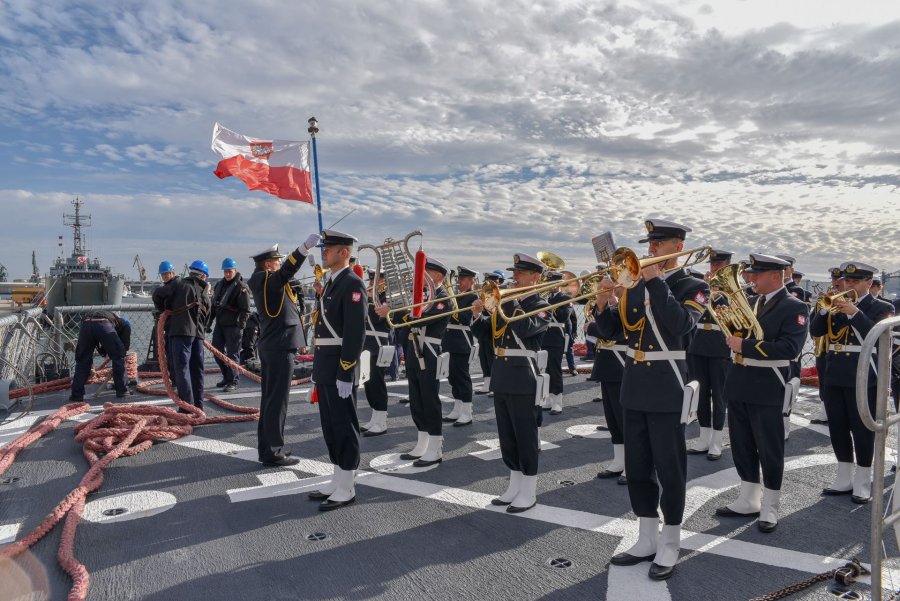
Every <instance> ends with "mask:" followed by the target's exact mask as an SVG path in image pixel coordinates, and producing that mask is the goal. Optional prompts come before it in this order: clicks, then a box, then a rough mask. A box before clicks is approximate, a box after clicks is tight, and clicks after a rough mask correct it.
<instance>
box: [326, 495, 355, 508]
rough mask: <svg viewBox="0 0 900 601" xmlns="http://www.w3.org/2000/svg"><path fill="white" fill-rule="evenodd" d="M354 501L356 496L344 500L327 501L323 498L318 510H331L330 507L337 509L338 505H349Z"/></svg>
mask: <svg viewBox="0 0 900 601" xmlns="http://www.w3.org/2000/svg"><path fill="white" fill-rule="evenodd" d="M355 501H356V497H353V498H351V499H348V500H346V501H329V500H328V499H325V500H324V501H322V502H321V503H319V511H331V510H332V509H338V508H340V507H344V506H346V505H350V504H351V503H354V502H355Z"/></svg>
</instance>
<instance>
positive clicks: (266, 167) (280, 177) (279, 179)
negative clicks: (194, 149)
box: [212, 123, 313, 203]
mask: <svg viewBox="0 0 900 601" xmlns="http://www.w3.org/2000/svg"><path fill="white" fill-rule="evenodd" d="M212 149H213V150H214V151H216V153H218V154H219V156H221V157H222V160H221V161H219V164H218V165H216V170H215V174H216V175H217V176H218V177H219V178H220V179H224V178H226V177H228V176H231V175H233V176H235V177H236V178H238V179H240V180H241V181H242V182H244V183H245V184H247V188H248V189H250V190H262V191H263V192H268V193H269V194H271V195H272V196H277V197H278V198H284V199H286V200H299V201H301V202H308V203H312V201H313V193H312V182H311V177H310V165H309V142H294V141H291V140H261V139H258V138H250V137H247V136H244V135H241V134H239V133H236V132H233V131H231V130H230V129H227V128H225V127H222V126H221V125H219V124H218V123H216V125H215V127H213V137H212Z"/></svg>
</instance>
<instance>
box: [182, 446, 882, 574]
mask: <svg viewBox="0 0 900 601" xmlns="http://www.w3.org/2000/svg"><path fill="white" fill-rule="evenodd" d="M169 444H174V445H178V446H183V447H188V448H191V449H196V450H200V451H206V452H210V453H218V454H224V453H227V452H229V451H238V453H237V454H234V455H231V456H232V457H235V458H240V459H244V460H251V461H255V460H256V457H255V455H251V454H250V453H249V452H247V451H252V452H253V453H254V454H255V453H256V450H255V449H250V448H249V447H244V446H241V445H236V444H232V443H228V442H223V441H218V440H212V439H209V438H203V437H201V436H194V435H191V436H186V437H184V438H181V439H178V440H173V441H171V442H170V443H169ZM240 451H245V452H244V453H240ZM284 469H288V470H291V471H297V472H306V473H310V474H316V475H318V476H324V475H329V474H331V473H332V465H331V464H329V463H325V462H322V461H316V460H312V459H300V463H298V464H297V465H292V466H289V467H287V468H284ZM356 482H357V484H363V485H366V486H371V487H373V488H377V489H380V490H387V491H391V492H397V493H400V494H405V495H410V496H414V497H422V498H427V499H433V500H436V501H443V502H445V503H451V504H453V505H458V506H461V507H468V508H471V509H481V510H484V511H491V512H494V513H502V514H503V515H504V516H506V517H508V518H524V519H528V520H537V521H540V522H545V523H548V524H554V525H557V526H564V527H569V528H577V529H579V530H588V531H591V532H597V533H600V534H606V535H609V536H615V537H618V538H624V537H626V536H629V535H632V536H633V534H634V531H635V530H636V527H637V524H636V522H635V521H634V520H630V519H628V520H626V519H622V518H617V517H611V516H606V515H601V514H594V513H589V512H586V511H577V510H574V509H565V508H562V507H552V506H549V505H543V504H539V505H537V506H535V508H534V509H531V510H530V511H526V512H525V513H519V514H507V513H506V512H505V509H504V508H503V507H495V506H493V505H491V504H490V501H491V499H492V498H494V497H495V496H496V494H488V493H482V492H477V491H472V490H467V489H463V488H452V487H447V486H442V485H440V484H431V483H428V482H420V481H417V480H410V479H407V478H399V477H397V476H391V475H387V474H380V473H374V472H366V471H362V470H360V471H359V472H357V478H356ZM538 485H539V488H540V480H539V481H538ZM539 492H540V491H539ZM681 547H682V549H687V550H693V551H697V552H700V553H712V554H714V555H719V556H722V557H727V558H731V559H739V560H742V561H749V562H753V563H758V564H763V565H768V566H777V567H785V566H788V567H790V568H791V569H794V570H797V571H801V572H807V573H810V574H818V573H820V572H824V571H826V570H830V569H833V568H836V567H840V566H842V565H843V564H844V563H846V559H843V558H838V557H830V556H825V555H816V554H815V553H804V552H802V551H794V550H791V549H782V548H779V547H773V546H768V545H760V544H756V543H750V542H746V541H741V540H734V539H728V538H724V537H721V536H714V535H710V534H703V533H700V532H691V531H689V530H683V531H682V540H681ZM885 571H886V576H885V577H886V578H887V577H893V578H895V579H900V570H887V569H886V570H885ZM860 582H865V583H868V582H869V580H868V578H860Z"/></svg>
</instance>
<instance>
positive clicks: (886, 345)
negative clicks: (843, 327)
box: [856, 316, 900, 600]
mask: <svg viewBox="0 0 900 601" xmlns="http://www.w3.org/2000/svg"><path fill="white" fill-rule="evenodd" d="M898 326H900V316H898V317H891V318H888V319H885V320H882V321H879V322H878V323H876V324H875V326H874V327H873V328H872V329H871V330H870V331H869V334H868V335H867V336H866V339H865V340H863V342H862V350H861V351H860V353H859V357H860V361H859V362H858V363H857V365H856V409H857V411H859V417H860V419H861V420H862V422H863V424H865V426H866V428H868V429H869V430H872V431H873V432H875V461H874V466H873V475H872V527H871V533H870V534H871V539H870V541H869V545H870V552H871V555H872V580H871V593H872V599H873V600H874V599H881V592H882V591H881V566H882V562H883V560H884V558H883V557H882V553H881V550H882V538H883V536H884V529H885V527H886V526H890V525H892V524H894V523H895V522H896V521H897V520H898V519H900V508H898V505H900V499H898V498H897V496H896V495H894V510H893V511H892V512H891V514H890V515H888V516H887V517H886V518H884V519H882V517H881V516H882V515H883V513H884V460H885V451H886V444H887V435H888V431H889V430H890V428H891V426H892V425H894V424H896V423H898V422H900V415H894V416H891V417H890V418H889V417H887V406H888V405H887V404H888V398H889V397H890V395H889V394H888V393H889V391H890V382H891V344H892V331H893V329H894V328H896V327H898ZM876 344H877V345H878V371H877V386H876V392H875V416H874V417H873V416H872V414H871V412H870V411H869V365H870V361H866V360H864V359H866V358H868V357H871V356H872V353H873V351H874V350H875V345H876ZM895 490H896V483H895ZM876 595H877V597H876Z"/></svg>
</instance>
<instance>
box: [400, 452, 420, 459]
mask: <svg viewBox="0 0 900 601" xmlns="http://www.w3.org/2000/svg"><path fill="white" fill-rule="evenodd" d="M421 458H422V456H421V455H410V454H409V453H403V454H402V455H400V459H402V460H404V461H418V460H419V459H421Z"/></svg>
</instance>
